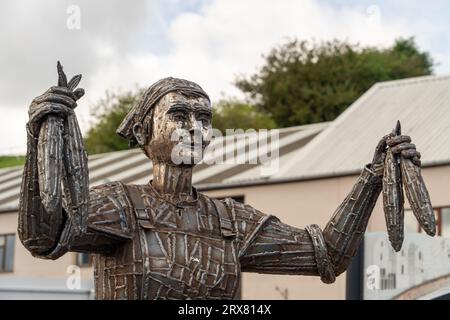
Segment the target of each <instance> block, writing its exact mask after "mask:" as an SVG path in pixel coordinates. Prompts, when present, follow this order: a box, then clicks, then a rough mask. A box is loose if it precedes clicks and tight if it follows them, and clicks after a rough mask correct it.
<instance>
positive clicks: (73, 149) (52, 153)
mask: <svg viewBox="0 0 450 320" xmlns="http://www.w3.org/2000/svg"><path fill="white" fill-rule="evenodd" d="M57 70H58V86H61V87H67V88H69V89H70V90H74V89H75V88H76V87H77V85H78V84H79V82H80V80H81V75H76V76H74V77H73V78H72V79H71V80H70V81H69V82H67V77H66V75H65V73H64V71H63V68H62V65H61V63H60V62H59V61H58V63H57ZM46 168H47V170H46ZM48 168H51V170H48ZM38 174H39V188H40V196H41V198H42V203H43V205H44V208H45V210H46V211H47V212H49V213H51V212H56V210H60V208H61V205H62V192H64V205H65V208H66V209H67V210H69V214H71V213H76V212H80V210H85V209H86V208H85V207H86V206H87V202H88V197H89V177H88V167H87V155H86V152H85V149H84V146H83V138H82V136H81V132H80V129H79V126H78V122H77V119H76V117H75V115H73V114H72V115H68V116H67V118H66V119H63V118H61V117H58V116H55V115H49V116H47V117H46V119H45V120H44V121H43V123H42V125H41V129H40V132H39V138H38ZM61 182H62V184H63V187H62V185H61ZM79 216H80V217H81V214H80V215H79Z"/></svg>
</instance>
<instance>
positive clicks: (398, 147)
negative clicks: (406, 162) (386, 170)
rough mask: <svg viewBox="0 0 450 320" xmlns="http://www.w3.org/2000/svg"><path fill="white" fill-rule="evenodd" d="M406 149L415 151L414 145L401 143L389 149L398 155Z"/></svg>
mask: <svg viewBox="0 0 450 320" xmlns="http://www.w3.org/2000/svg"><path fill="white" fill-rule="evenodd" d="M408 149H412V150H416V145H415V144H413V143H408V142H403V143H400V144H398V145H396V146H395V147H392V148H391V150H392V153H393V154H398V153H400V152H402V151H403V150H408Z"/></svg>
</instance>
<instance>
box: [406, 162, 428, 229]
mask: <svg viewBox="0 0 450 320" xmlns="http://www.w3.org/2000/svg"><path fill="white" fill-rule="evenodd" d="M400 167H401V172H402V179H403V185H404V187H405V193H406V197H407V198H408V201H409V204H410V206H411V209H412V211H413V213H414V215H415V217H416V219H417V221H418V222H419V224H420V226H421V227H422V228H423V230H425V232H426V233H427V234H428V235H430V236H434V235H435V234H436V220H435V216H434V210H433V206H432V205H431V199H430V195H429V194H428V190H427V187H426V186H425V182H424V181H423V178H422V175H421V173H420V166H417V165H415V164H414V163H413V162H412V161H411V159H405V158H403V157H401V159H400Z"/></svg>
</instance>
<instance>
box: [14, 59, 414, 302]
mask: <svg viewBox="0 0 450 320" xmlns="http://www.w3.org/2000/svg"><path fill="white" fill-rule="evenodd" d="M59 72H60V79H59V81H58V86H55V87H51V88H50V89H49V90H48V91H47V92H45V93H44V94H43V95H41V96H39V97H37V98H35V99H34V100H33V102H32V104H31V106H30V109H29V115H30V119H29V122H28V124H27V131H28V144H27V148H28V150H27V161H26V164H25V170H24V174H23V182H22V189H21V198H20V209H19V228H18V230H19V236H20V239H21V241H22V243H23V244H24V246H25V247H26V248H27V249H28V250H29V251H30V252H31V253H32V254H33V255H34V256H36V257H39V258H44V259H57V258H58V257H60V256H62V255H63V254H65V253H66V252H68V251H75V252H86V253H92V254H94V278H95V292H96V298H97V299H232V298H234V297H235V294H236V292H237V290H238V288H239V282H240V279H241V272H242V271H245V272H258V273H271V274H291V275H309V276H319V277H320V278H321V279H322V281H323V282H325V283H332V282H334V281H335V277H337V276H338V275H339V274H341V273H342V272H344V271H345V270H346V269H347V267H348V265H349V263H350V261H351V259H352V257H353V256H354V254H355V252H356V250H357V248H358V246H359V244H360V242H361V240H362V238H363V236H364V232H365V230H366V227H367V223H368V220H369V218H370V215H371V213H372V210H373V208H374V205H375V202H376V200H377V198H378V196H379V195H380V192H381V190H382V179H383V172H384V162H385V161H384V160H385V157H386V153H387V150H388V147H389V150H391V152H392V153H393V154H394V155H396V156H398V157H402V158H405V159H406V158H408V159H411V161H412V163H414V165H415V166H417V167H420V160H419V158H420V154H419V153H418V152H417V151H416V150H415V146H414V145H413V144H411V139H410V138H409V137H408V136H404V135H396V136H394V135H387V136H385V137H383V138H382V139H381V141H380V142H379V144H378V145H377V147H376V148H375V155H374V157H373V161H372V162H371V163H370V164H367V165H366V166H365V167H364V168H363V169H362V171H361V174H360V175H359V177H358V179H357V180H356V182H355V185H354V187H353V188H352V190H351V191H350V193H349V194H348V196H347V197H346V198H345V199H344V200H343V202H342V204H341V205H340V206H339V207H338V208H337V209H336V211H335V212H334V214H333V215H332V217H331V219H330V221H329V222H328V223H327V225H326V226H325V228H324V229H323V230H321V228H319V226H318V225H315V224H311V225H308V226H306V227H305V228H304V229H299V228H296V227H293V226H289V225H287V224H284V223H283V222H281V221H280V220H279V219H277V218H276V217H275V216H272V215H266V214H264V213H262V212H260V211H258V210H257V209H255V208H252V207H251V206H249V205H246V204H241V203H238V202H236V201H234V200H232V199H225V200H216V199H212V198H209V197H207V196H206V195H204V194H201V193H199V192H197V191H196V189H195V188H194V187H193V186H192V170H193V168H194V165H195V162H193V163H192V164H185V163H182V164H175V163H173V161H172V150H173V148H174V147H175V146H176V145H178V143H179V142H178V141H174V139H172V134H173V132H174V131H175V130H180V129H182V130H184V131H185V132H188V134H190V135H194V134H195V133H200V134H201V135H202V137H206V136H207V135H208V134H209V133H210V130H211V128H212V126H211V120H212V112H211V104H210V100H209V97H208V95H207V94H206V93H205V92H204V91H203V89H202V88H201V87H200V86H199V85H197V84H195V83H193V82H190V81H187V80H182V79H176V78H165V79H162V80H160V81H158V82H156V83H155V84H153V85H152V86H150V87H149V88H148V89H147V91H146V92H145V93H144V95H143V96H142V98H141V100H140V101H139V102H138V103H137V104H136V105H135V106H134V107H133V109H132V110H131V111H130V112H129V113H128V115H127V116H126V118H125V119H124V120H123V122H122V124H121V125H120V127H119V128H118V130H117V132H118V134H120V135H121V136H122V137H124V138H126V139H128V140H129V141H130V143H131V144H135V145H138V146H139V147H140V148H141V149H142V150H143V152H144V153H145V154H146V155H147V157H148V158H150V159H151V161H152V162H153V179H152V180H151V181H150V182H149V183H148V184H145V185H125V184H123V183H121V182H111V183H106V184H103V185H99V186H96V187H94V188H92V189H90V190H89V191H88V186H89V184H88V181H89V180H88V174H87V166H86V152H85V150H84V147H83V142H82V137H81V134H80V132H79V129H78V124H77V122H76V118H75V114H74V111H73V109H74V108H75V107H76V101H77V100H78V99H79V98H81V97H82V96H83V94H84V91H83V90H82V89H76V90H75V87H76V86H77V84H78V82H79V80H80V79H79V77H78V78H74V79H72V80H71V81H69V82H67V79H66V78H65V75H64V73H63V72H62V68H61V67H59ZM202 141H206V139H205V140H202ZM206 146H207V143H206V142H202V143H201V148H202V149H204V148H205V147H206ZM181 152H183V153H185V154H187V155H188V156H189V157H195V156H196V154H195V153H196V151H195V148H194V147H193V146H192V145H190V144H184V145H182V147H181Z"/></svg>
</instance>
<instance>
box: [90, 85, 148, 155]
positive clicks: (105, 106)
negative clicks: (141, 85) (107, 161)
mask: <svg viewBox="0 0 450 320" xmlns="http://www.w3.org/2000/svg"><path fill="white" fill-rule="evenodd" d="M141 94H142V91H141V90H138V91H137V92H133V91H128V92H125V93H118V94H116V93H114V94H111V93H109V92H107V93H106V98H104V99H102V100H100V101H99V102H98V104H97V105H96V106H94V108H93V113H92V115H93V116H94V118H95V119H96V123H95V125H93V126H92V127H91V129H90V130H89V131H88V132H87V134H86V136H85V139H84V143H85V146H86V150H87V152H88V154H95V153H103V152H110V151H117V150H125V149H128V141H127V140H125V139H123V138H122V137H120V136H119V135H118V134H117V133H116V129H117V128H118V127H119V125H120V123H121V122H122V120H123V118H124V117H125V115H126V114H127V113H128V111H130V109H131V108H132V107H133V105H134V104H135V103H136V102H137V100H138V99H139V98H140V96H141Z"/></svg>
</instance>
